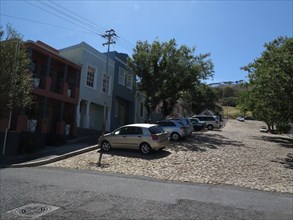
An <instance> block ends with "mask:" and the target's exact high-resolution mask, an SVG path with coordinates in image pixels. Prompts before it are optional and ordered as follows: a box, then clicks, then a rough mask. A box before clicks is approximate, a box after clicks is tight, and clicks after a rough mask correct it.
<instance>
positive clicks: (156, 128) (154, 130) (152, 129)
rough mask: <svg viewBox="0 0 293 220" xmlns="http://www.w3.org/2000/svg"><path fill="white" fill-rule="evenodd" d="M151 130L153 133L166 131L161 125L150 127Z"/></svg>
mask: <svg viewBox="0 0 293 220" xmlns="http://www.w3.org/2000/svg"><path fill="white" fill-rule="evenodd" d="M149 131H150V132H151V134H160V133H163V132H164V130H163V128H162V127H160V126H152V127H149Z"/></svg>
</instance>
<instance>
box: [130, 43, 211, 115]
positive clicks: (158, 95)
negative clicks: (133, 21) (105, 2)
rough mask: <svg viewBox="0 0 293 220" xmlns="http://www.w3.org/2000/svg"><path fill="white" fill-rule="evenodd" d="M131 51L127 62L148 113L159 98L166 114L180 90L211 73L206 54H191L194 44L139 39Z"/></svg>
mask: <svg viewBox="0 0 293 220" xmlns="http://www.w3.org/2000/svg"><path fill="white" fill-rule="evenodd" d="M133 52H134V53H133V55H132V58H131V59H130V60H129V66H130V68H131V69H132V71H134V72H135V73H136V74H137V76H138V77H139V83H138V88H139V89H140V90H142V91H143V92H144V93H145V95H146V102H145V106H146V109H147V112H148V114H149V115H150V114H151V112H152V111H154V110H155V108H156V106H157V105H158V104H159V103H161V102H162V103H163V113H164V115H165V116H166V115H168V114H170V113H171V112H172V110H173V107H174V105H175V104H176V101H177V100H178V99H179V98H180V97H181V95H182V92H184V91H187V90H189V89H191V88H193V87H194V85H195V84H198V83H199V82H200V80H201V79H207V78H208V77H209V76H212V73H213V64H212V62H211V61H210V60H209V59H208V58H209V54H200V55H198V56H194V52H195V49H194V48H188V47H187V46H185V45H183V46H180V47H179V48H177V44H176V41H175V40H174V39H172V40H170V41H169V42H163V43H161V42H159V41H158V40H156V41H154V42H153V43H152V44H149V43H148V42H147V41H144V42H141V41H139V42H137V45H136V48H135V49H134V51H133Z"/></svg>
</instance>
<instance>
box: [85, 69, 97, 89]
mask: <svg viewBox="0 0 293 220" xmlns="http://www.w3.org/2000/svg"><path fill="white" fill-rule="evenodd" d="M90 69H91V70H94V72H91V73H92V74H93V76H92V78H93V80H92V82H90V81H89V73H90ZM90 77H91V76H90ZM96 79H97V68H96V67H94V66H92V65H88V66H87V70H86V81H85V85H86V86H87V87H88V88H91V89H95V88H96ZM88 82H89V83H92V86H91V85H88Z"/></svg>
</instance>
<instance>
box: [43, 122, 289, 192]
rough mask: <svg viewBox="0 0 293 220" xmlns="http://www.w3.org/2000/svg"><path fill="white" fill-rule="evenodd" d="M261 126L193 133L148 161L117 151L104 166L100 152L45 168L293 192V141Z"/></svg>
mask: <svg viewBox="0 0 293 220" xmlns="http://www.w3.org/2000/svg"><path fill="white" fill-rule="evenodd" d="M262 125H264V123H263V122H259V121H245V122H239V121H236V120H229V122H228V123H227V125H226V126H225V127H224V128H223V129H221V130H214V131H203V132H194V133H193V134H192V135H191V136H190V137H189V138H187V139H185V140H182V141H177V142H170V146H169V147H168V148H166V149H164V150H162V151H159V152H154V153H152V154H151V155H148V156H143V155H141V154H140V153H139V152H138V151H132V150H116V149H115V150H112V151H111V152H109V153H105V154H103V156H102V163H101V165H102V166H101V167H98V166H97V163H98V158H99V153H98V152H96V151H91V152H88V153H84V154H81V155H78V156H74V157H71V158H68V159H65V160H62V161H58V162H55V163H51V164H48V165H46V166H50V167H67V168H73V169H90V170H99V171H109V172H115V173H121V174H130V175H138V176H148V177H153V178H158V179H165V180H173V181H181V182H192V183H209V184H228V185H234V186H240V187H246V188H251V189H257V190H263V191H272V192H273V191H276V192H284V193H293V164H292V160H290V154H291V155H292V153H293V138H292V137H289V136H286V135H273V134H267V133H260V132H259V130H258V129H259V127H260V126H262Z"/></svg>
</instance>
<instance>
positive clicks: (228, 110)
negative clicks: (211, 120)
mask: <svg viewBox="0 0 293 220" xmlns="http://www.w3.org/2000/svg"><path fill="white" fill-rule="evenodd" d="M222 108H223V114H224V117H225V118H226V117H227V115H228V116H229V118H237V117H238V116H239V115H243V113H241V111H240V109H239V108H238V107H237V106H236V107H231V106H222ZM245 116H250V117H251V116H252V112H250V111H248V112H246V115H245Z"/></svg>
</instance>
